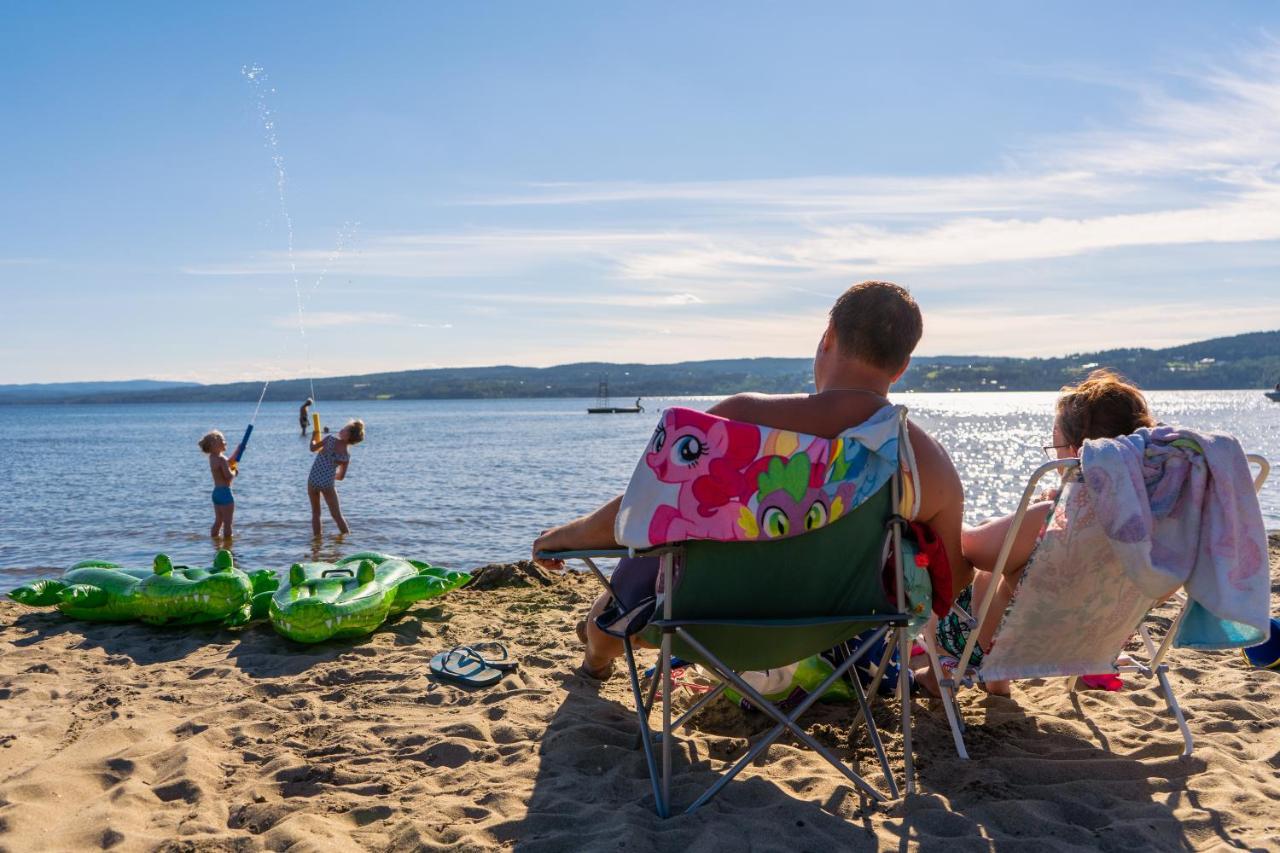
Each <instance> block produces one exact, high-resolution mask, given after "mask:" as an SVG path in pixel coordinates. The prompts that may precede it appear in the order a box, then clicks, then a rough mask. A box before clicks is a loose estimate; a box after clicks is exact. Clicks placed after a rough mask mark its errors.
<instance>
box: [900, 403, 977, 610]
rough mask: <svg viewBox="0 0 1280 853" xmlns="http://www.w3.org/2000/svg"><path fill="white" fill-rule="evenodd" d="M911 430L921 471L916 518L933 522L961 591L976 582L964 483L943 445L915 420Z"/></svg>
mask: <svg viewBox="0 0 1280 853" xmlns="http://www.w3.org/2000/svg"><path fill="white" fill-rule="evenodd" d="M908 431H909V432H908V434H909V436H910V438H911V449H912V450H913V451H914V452H915V456H916V469H917V471H918V473H919V476H918V478H917V482H916V488H917V489H919V491H920V512H919V514H918V515H917V516H916V520H917V521H920V522H922V523H924V524H927V525H929V527H930V528H932V529H933V532H934V533H935V534H936V535H937V537H938V539H939V540H940V541H941V542H942V546H943V548H945V549H946V551H947V562H949V563H950V564H951V586H952V591H953V592H954V593H955V594H959V593H960V591H961V590H963V589H964V588H965V587H967V586H968V585H969V584H970V583H972V582H973V566H972V565H971V564H970V563H969V561H968V560H966V559H965V556H964V551H963V549H962V548H961V546H960V535H961V532H962V530H963V529H964V486H963V485H962V484H961V483H960V475H959V474H958V473H956V466H955V465H954V464H953V463H952V461H951V457H950V456H948V455H947V451H946V450H944V449H943V447H942V445H940V444H938V442H936V441H934V439H933V437H932V436H930V435H929V434H928V433H927V432H925V431H924V430H922V429H920V427H918V426H916V425H915V424H909V425H908Z"/></svg>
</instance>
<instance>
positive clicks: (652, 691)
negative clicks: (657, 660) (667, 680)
mask: <svg viewBox="0 0 1280 853" xmlns="http://www.w3.org/2000/svg"><path fill="white" fill-rule="evenodd" d="M659 683H661V671H660V670H659V669H658V668H657V667H654V670H653V678H651V679H649V693H648V695H647V696H646V697H645V700H644V706H643V708H644V710H643V713H644V722H645V725H644V729H645V731H648V729H649V715H650V713H652V711H653V700H654V697H656V696H657V695H658V684H659ZM641 737H642V735H641V734H640V733H637V734H636V745H635V747H634V748H635V749H639V748H640V738H641Z"/></svg>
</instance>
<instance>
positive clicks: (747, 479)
mask: <svg viewBox="0 0 1280 853" xmlns="http://www.w3.org/2000/svg"><path fill="white" fill-rule="evenodd" d="M901 412H902V409H901V407H900V406H891V405H890V406H885V407H884V408H882V409H880V410H879V411H878V412H876V413H875V414H874V415H872V416H871V418H869V419H868V420H867V421H865V422H864V423H862V424H859V425H858V426H856V427H852V428H850V429H847V430H845V431H844V432H842V433H840V435H838V436H836V437H835V438H831V439H828V438H818V437H815V436H811V435H804V434H801V433H796V432H790V431H787V430H778V429H771V428H769V427H762V426H757V425H755V424H745V423H739V422H737V421H730V420H727V419H725V418H721V417H717V416H716V415H710V414H707V413H706V412H699V411H696V410H694V409H685V408H679V407H674V408H670V409H666V410H665V411H663V413H662V417H661V419H660V420H659V421H658V427H657V429H655V430H654V433H653V437H652V438H651V439H650V440H649V445H648V447H647V449H646V451H645V454H644V456H643V457H642V458H641V459H640V462H639V463H638V464H637V465H636V470H635V473H634V474H632V475H631V483H630V485H628V486H627V492H626V494H625V495H623V498H622V507H621V509H619V511H618V520H617V524H616V526H615V528H614V534H615V536H616V537H617V540H618V542H619V543H620V544H622V545H625V546H627V547H631V548H650V547H653V546H655V545H662V544H665V543H668V542H681V541H684V540H686V539H711V540H717V541H736V540H759V539H781V538H784V537H788V536H797V535H799V534H801V533H804V532H805V531H807V530H813V529H815V528H818V527H822V526H823V525H826V524H830V523H831V522H833V521H835V520H836V519H838V518H840V517H841V516H842V515H844V514H845V513H847V512H849V511H850V510H852V509H853V508H854V507H856V506H859V505H860V504H861V503H862V502H863V501H865V500H866V499H867V498H869V497H871V496H872V495H874V494H875V493H876V492H877V491H879V490H880V488H881V487H882V486H884V484H885V483H887V482H888V481H889V479H890V478H891V477H892V476H893V472H894V468H895V466H897V465H898V443H899V442H898V434H899V429H900V424H901Z"/></svg>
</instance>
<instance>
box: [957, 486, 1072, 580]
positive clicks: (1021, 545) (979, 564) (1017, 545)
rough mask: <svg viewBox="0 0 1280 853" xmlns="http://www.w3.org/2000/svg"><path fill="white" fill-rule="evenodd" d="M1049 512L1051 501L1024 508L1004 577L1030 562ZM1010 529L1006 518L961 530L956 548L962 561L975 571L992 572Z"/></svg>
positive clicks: (1010, 519) (1007, 516)
mask: <svg viewBox="0 0 1280 853" xmlns="http://www.w3.org/2000/svg"><path fill="white" fill-rule="evenodd" d="M1052 508H1053V502H1052V501H1040V502H1038V503H1034V504H1032V505H1031V506H1029V507H1027V514H1026V515H1024V516H1023V517H1022V524H1021V526H1020V527H1019V528H1018V532H1017V534H1016V535H1015V536H1014V537H1013V546H1012V547H1011V548H1010V549H1009V559H1008V560H1006V561H1005V564H1004V573H1005V574H1009V573H1011V572H1016V571H1018V570H1019V569H1021V568H1022V567H1023V566H1024V565H1026V563H1027V560H1029V559H1031V552H1032V551H1034V550H1035V547H1036V539H1037V538H1038V537H1039V535H1040V528H1041V527H1043V526H1044V520H1045V518H1046V517H1048V515H1049V510H1050V509H1052ZM1012 526H1013V516H1012V515H1006V516H1003V517H1002V518H995V519H992V520H991V521H988V522H985V523H983V524H980V525H978V526H977V527H965V528H964V531H963V532H962V533H961V534H960V547H961V550H963V551H964V556H965V559H966V560H968V561H969V562H971V563H972V564H973V567H974V568H975V569H981V570H982V571H984V572H990V571H993V570H994V569H995V567H996V560H997V559H999V557H1000V547H1001V546H1002V545H1003V544H1004V539H1005V536H1007V535H1008V533H1009V529H1010V528H1011V527H1012Z"/></svg>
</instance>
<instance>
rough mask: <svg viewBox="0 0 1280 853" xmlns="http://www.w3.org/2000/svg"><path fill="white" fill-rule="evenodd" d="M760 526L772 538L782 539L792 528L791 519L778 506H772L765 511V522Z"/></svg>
mask: <svg viewBox="0 0 1280 853" xmlns="http://www.w3.org/2000/svg"><path fill="white" fill-rule="evenodd" d="M760 527H761V529H762V530H764V533H765V535H766V536H768V537H769V538H770V539H781V538H782V537H783V536H786V535H787V531H789V530H790V529H791V519H789V518H787V514H786V513H785V512H783V511H782V510H780V509H778V508H777V507H776V506H771V507H769V508H768V509H766V510H765V511H764V524H762V525H760Z"/></svg>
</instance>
